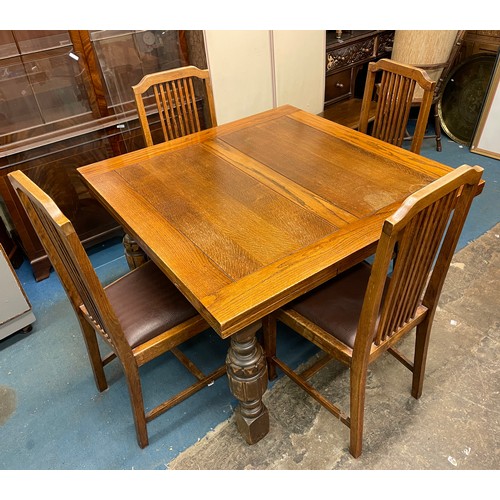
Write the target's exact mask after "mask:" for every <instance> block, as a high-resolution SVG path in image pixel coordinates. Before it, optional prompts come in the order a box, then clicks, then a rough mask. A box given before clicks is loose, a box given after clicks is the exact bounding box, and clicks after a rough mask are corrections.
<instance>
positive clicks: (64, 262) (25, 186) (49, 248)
mask: <svg viewBox="0 0 500 500" xmlns="http://www.w3.org/2000/svg"><path fill="white" fill-rule="evenodd" d="M9 178H10V181H11V183H12V185H13V187H14V189H15V190H16V192H17V194H18V196H19V199H20V200H21V203H22V205H23V206H24V208H25V210H26V213H27V214H28V216H29V218H30V220H31V222H32V223H33V226H34V227H35V230H36V232H37V234H38V236H39V238H40V241H41V242H42V245H43V247H44V249H45V251H46V252H47V255H48V257H49V259H50V261H51V263H52V265H53V266H54V269H55V271H56V272H57V274H58V276H59V278H60V280H61V283H62V285H63V287H64V289H65V290H66V293H67V295H68V297H69V298H70V301H71V305H72V306H73V309H74V310H75V312H76V313H77V315H78V310H79V308H80V306H81V305H82V304H83V305H84V306H85V308H86V310H87V314H88V316H89V320H91V321H92V322H93V323H94V324H95V326H97V327H98V330H99V331H100V332H101V334H102V336H103V337H104V338H105V339H106V340H107V341H108V342H109V344H110V345H111V347H112V348H113V349H114V350H116V349H128V347H127V346H128V345H127V344H126V342H125V340H124V339H122V338H121V337H120V336H119V335H117V330H118V331H120V328H121V327H120V326H119V323H118V319H117V318H116V315H115V313H114V311H113V309H112V308H111V305H110V303H109V300H108V298H107V296H106V294H105V292H104V289H103V287H102V284H101V282H100V281H99V278H98V277H97V274H96V272H95V270H94V268H93V266H92V263H91V262H90V259H89V257H88V255H87V253H86V252H85V249H84V248H83V245H82V244H81V241H80V239H79V237H78V235H77V233H76V231H75V229H74V227H73V224H72V223H71V221H70V220H69V219H68V218H67V217H66V216H65V215H64V214H63V213H62V212H61V211H60V209H59V208H58V207H57V205H56V204H55V203H54V202H53V200H52V199H51V198H50V197H49V196H48V195H47V194H46V193H44V192H43V191H42V190H41V189H40V188H39V187H38V186H37V185H36V184H35V183H34V182H32V181H31V180H30V179H29V178H28V177H27V176H26V175H25V174H24V173H23V172H21V171H16V172H11V173H10V174H9Z"/></svg>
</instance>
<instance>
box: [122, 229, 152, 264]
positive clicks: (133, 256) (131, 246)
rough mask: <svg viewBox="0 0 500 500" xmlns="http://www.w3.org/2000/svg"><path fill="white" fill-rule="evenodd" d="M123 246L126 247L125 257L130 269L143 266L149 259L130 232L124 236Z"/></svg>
mask: <svg viewBox="0 0 500 500" xmlns="http://www.w3.org/2000/svg"><path fill="white" fill-rule="evenodd" d="M123 248H124V249H125V258H126V259H127V264H128V267H129V269H130V270H132V269H135V268H136V267H139V266H142V264H144V263H145V262H146V261H147V260H148V256H147V255H146V254H145V253H144V251H143V249H142V248H141V247H140V246H139V244H138V243H137V241H135V240H134V239H133V238H132V236H130V234H128V233H125V236H124V237H123Z"/></svg>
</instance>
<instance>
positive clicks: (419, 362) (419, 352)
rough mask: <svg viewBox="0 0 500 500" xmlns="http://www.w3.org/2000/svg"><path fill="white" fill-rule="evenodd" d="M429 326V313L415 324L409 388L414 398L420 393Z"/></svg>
mask: <svg viewBox="0 0 500 500" xmlns="http://www.w3.org/2000/svg"><path fill="white" fill-rule="evenodd" d="M431 326H432V318H431V316H430V315H428V316H427V317H426V319H425V320H424V321H422V323H420V324H419V325H418V326H417V331H416V338H415V358H414V361H413V381H412V388H411V395H412V396H413V397H414V398H415V399H418V398H419V397H420V396H421V395H422V388H423V385H424V375H425V364H426V361H427V350H428V348H429V339H430V336H431Z"/></svg>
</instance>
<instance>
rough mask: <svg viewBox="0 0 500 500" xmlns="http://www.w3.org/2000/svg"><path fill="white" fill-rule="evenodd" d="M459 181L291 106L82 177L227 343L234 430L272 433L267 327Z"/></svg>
mask: <svg viewBox="0 0 500 500" xmlns="http://www.w3.org/2000/svg"><path fill="white" fill-rule="evenodd" d="M450 170H451V168H450V167H448V166H445V165H442V164H440V163H438V162H436V161H433V160H430V159H426V158H424V157H422V156H419V155H416V154H414V153H411V152H409V151H406V150H405V149H403V148H400V147H396V146H392V145H390V144H387V143H385V142H382V141H380V140H378V139H373V138H371V137H369V136H368V135H365V134H362V133H360V132H357V131H355V130H351V129H349V128H347V127H344V126H342V125H339V124H336V123H334V122H331V121H328V120H326V119H324V118H322V117H320V116H317V115H313V114H311V113H308V112H306V111H303V110H300V109H298V108H296V107H293V106H290V105H285V106H280V107H278V108H275V109H272V110H269V111H265V112H262V113H259V114H256V115H253V116H249V117H247V118H243V119H240V120H236V121H234V122H231V123H226V124H223V125H220V126H218V127H215V128H211V129H208V130H204V131H202V132H199V133H195V134H192V135H189V136H186V137H183V138H180V139H176V140H173V141H169V142H165V143H162V144H158V145H155V146H150V147H146V148H144V149H140V150H137V151H133V152H131V153H127V154H123V155H121V156H117V157H114V158H110V159H108V160H104V161H100V162H98V163H94V164H91V165H87V166H84V167H80V168H79V169H78V171H79V173H80V174H81V175H82V176H83V178H84V180H85V181H86V183H87V184H88V186H89V187H90V189H91V191H92V192H93V194H94V195H95V196H96V197H97V198H98V199H99V200H100V202H101V203H102V204H103V206H104V207H106V208H107V210H108V211H109V212H110V213H111V214H112V215H113V216H114V217H115V218H116V220H117V221H118V222H119V223H120V224H122V226H123V227H124V229H125V231H126V232H127V233H129V234H130V235H131V237H132V238H133V239H135V240H136V241H137V242H138V244H139V245H140V247H141V248H142V249H143V250H144V252H145V253H146V254H147V256H148V257H149V258H150V259H152V260H153V261H154V262H155V263H156V265H157V266H158V267H159V268H160V269H161V270H162V271H163V272H164V273H165V274H166V275H167V276H168V277H169V279H170V280H171V281H172V282H173V283H174V284H175V285H176V286H177V287H178V289H179V290H180V291H181V292H182V293H183V294H184V295H185V297H186V298H187V299H188V300H189V301H190V302H191V303H192V304H193V306H194V307H195V308H196V309H197V310H198V311H199V313H200V314H201V315H202V316H203V317H204V318H205V319H206V320H207V322H208V323H209V324H210V326H211V327H212V328H213V329H214V330H215V331H216V332H217V333H218V334H219V335H220V336H221V337H222V338H228V337H230V347H229V350H228V355H227V359H226V366H227V375H228V380H229V387H230V390H231V392H232V394H233V395H234V396H235V397H236V398H237V399H238V401H239V405H238V408H237V409H236V410H235V412H236V415H235V419H236V424H237V427H238V429H239V431H240V433H241V434H242V436H243V437H244V438H245V439H246V441H247V443H249V444H253V443H256V442H257V441H259V440H260V439H261V438H263V437H264V436H265V435H266V434H267V433H268V431H269V414H268V410H267V408H266V407H265V405H264V404H263V402H262V396H263V394H264V393H265V391H266V388H267V365H266V360H265V355H264V353H263V350H262V347H261V346H260V344H259V342H258V341H257V337H256V334H257V332H258V330H259V328H260V327H261V324H262V321H263V320H265V317H266V315H268V314H269V313H271V312H272V311H274V310H276V309H277V308H279V307H281V306H283V305H284V304H286V303H287V302H289V301H291V300H293V299H295V298H296V297H298V296H300V295H301V294H304V293H306V292H308V291H309V290H311V289H313V288H315V287H317V286H318V285H320V284H322V283H324V282H325V281H326V280H328V279H330V278H332V277H334V276H336V275H337V274H338V273H340V272H342V271H344V270H346V269H348V268H349V267H351V266H353V265H355V264H357V263H359V262H360V261H362V260H364V259H366V258H367V257H369V256H370V255H372V254H373V253H374V251H375V248H376V245H377V241H378V238H379V236H380V232H381V229H382V224H383V221H384V219H385V218H386V217H387V216H389V214H391V213H392V212H393V211H394V210H395V209H396V208H397V207H398V205H399V204H400V203H401V202H402V201H403V200H404V199H405V198H406V197H407V196H408V195H410V194H411V193H413V192H415V191H417V190H418V189H420V188H422V187H423V186H425V185H427V184H429V183H430V182H432V181H433V180H435V179H437V178H439V177H441V176H443V175H445V174H446V173H448V172H449V171H450Z"/></svg>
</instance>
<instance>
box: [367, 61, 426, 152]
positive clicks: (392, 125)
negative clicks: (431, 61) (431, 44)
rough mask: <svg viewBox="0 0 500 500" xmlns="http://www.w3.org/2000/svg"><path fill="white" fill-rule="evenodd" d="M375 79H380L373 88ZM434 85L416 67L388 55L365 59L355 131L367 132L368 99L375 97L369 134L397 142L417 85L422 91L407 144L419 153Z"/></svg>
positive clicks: (406, 121)
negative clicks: (368, 61)
mask: <svg viewBox="0 0 500 500" xmlns="http://www.w3.org/2000/svg"><path fill="white" fill-rule="evenodd" d="M376 79H377V80H378V79H379V80H380V82H379V83H377V89H376V92H375V82H376ZM435 86H436V82H434V81H432V80H431V79H430V78H429V77H428V76H427V74H426V72H425V71H424V70H422V69H420V68H416V67H414V66H410V65H408V64H402V63H399V62H396V61H391V60H390V59H380V60H378V61H377V62H371V63H369V65H368V74H367V76H366V84H365V90H364V94H363V103H362V106H361V115H360V120H359V131H360V132H363V133H365V134H366V133H368V119H369V107H370V102H371V101H372V100H373V99H374V97H376V100H377V110H376V113H375V119H374V120H373V122H372V123H371V125H370V126H371V132H370V135H372V136H373V137H376V138H377V139H381V140H382V141H385V142H388V143H390V144H394V145H396V146H401V145H402V144H403V139H404V138H405V135H406V129H407V125H408V118H409V116H410V109H411V107H412V102H413V96H414V93H415V90H416V88H419V87H420V88H421V89H422V91H423V96H422V104H421V105H420V108H419V110H418V118H417V123H416V125H415V131H414V133H413V140H412V142H411V146H410V149H411V151H413V152H414V153H420V148H421V146H422V141H423V139H424V135H425V128H426V126H427V120H428V119H429V112H430V108H431V105H432V99H433V94H434V87H435Z"/></svg>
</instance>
